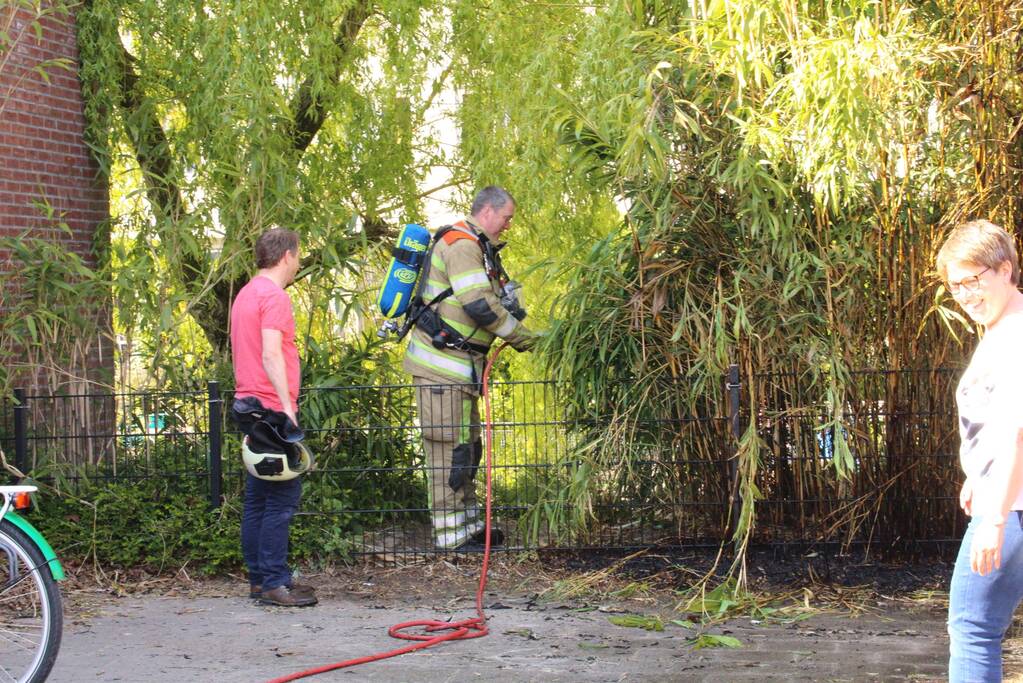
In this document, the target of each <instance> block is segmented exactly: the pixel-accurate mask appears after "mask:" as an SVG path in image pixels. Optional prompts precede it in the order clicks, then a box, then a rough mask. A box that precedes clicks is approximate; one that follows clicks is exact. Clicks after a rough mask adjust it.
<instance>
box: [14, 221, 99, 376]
mask: <svg viewBox="0 0 1023 683" xmlns="http://www.w3.org/2000/svg"><path fill="white" fill-rule="evenodd" d="M39 208H40V210H41V211H43V212H44V215H46V216H47V220H48V222H51V223H52V224H53V225H54V226H55V229H54V231H55V232H56V233H57V234H63V235H65V236H70V235H71V229H70V228H69V227H68V225H67V224H66V223H64V222H62V221H60V220H59V217H57V216H55V215H54V213H53V210H52V208H51V207H49V206H48V205H45V204H43V205H40V206H39ZM45 233H49V234H52V232H50V231H42V230H40V231H35V232H27V233H25V234H23V235H21V236H19V237H5V238H0V251H3V252H7V253H8V254H9V256H8V264H7V268H6V270H7V272H16V273H18V274H19V276H20V278H21V279H20V280H19V281H18V282H16V283H12V285H11V286H8V287H5V288H4V289H3V291H2V292H0V310H4V311H5V313H6V314H5V315H4V316H3V317H0V355H2V356H3V357H4V358H5V359H6V360H5V362H4V365H3V367H0V392H2V393H8V392H9V391H10V389H11V381H12V379H13V378H15V377H19V378H21V381H24V377H25V376H30V377H35V378H36V381H37V382H38V383H39V385H41V386H46V387H48V388H49V389H50V390H51V391H57V390H58V389H61V388H65V387H67V386H68V384H69V378H70V379H74V378H76V377H85V376H86V375H87V371H88V369H89V365H90V358H91V357H92V355H93V354H94V353H95V352H96V345H105V344H107V343H109V340H108V339H107V338H106V337H107V336H108V334H109V332H108V330H106V329H105V326H104V325H103V311H104V305H105V302H106V301H107V299H108V297H109V284H108V282H107V281H106V280H105V278H104V276H103V273H102V272H97V271H95V270H93V269H92V268H90V267H89V266H88V265H87V264H86V263H85V262H84V261H83V259H82V258H81V257H80V256H79V255H78V254H76V253H74V252H72V251H70V250H68V249H66V248H65V247H63V246H62V245H60V244H57V243H55V242H54V241H53V240H52V239H51V238H50V237H49V236H48V235H46V234H45Z"/></svg>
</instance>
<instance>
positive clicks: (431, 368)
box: [403, 218, 535, 384]
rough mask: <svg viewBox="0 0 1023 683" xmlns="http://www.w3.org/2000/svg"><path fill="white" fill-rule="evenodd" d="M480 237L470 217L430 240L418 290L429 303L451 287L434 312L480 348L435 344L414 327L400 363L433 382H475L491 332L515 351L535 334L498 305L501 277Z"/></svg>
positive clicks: (483, 236) (487, 347)
mask: <svg viewBox="0 0 1023 683" xmlns="http://www.w3.org/2000/svg"><path fill="white" fill-rule="evenodd" d="M481 239H482V240H486V239H487V237H486V234H485V233H484V232H483V230H482V228H480V227H479V226H477V225H476V224H475V223H473V221H472V219H470V218H466V219H465V220H462V221H459V222H457V223H455V224H454V225H453V226H452V229H451V230H448V231H447V232H446V233H445V234H444V235H443V236H442V237H441V239H440V240H439V241H437V243H436V244H435V245H434V247H433V254H432V258H431V260H430V263H429V269H430V270H429V273H427V279H426V281H425V282H424V283H423V286H422V290H421V291H422V298H423V301H425V302H427V303H429V302H430V301H432V300H433V299H434V297H436V296H437V295H438V294H440V293H441V292H443V291H444V290H445V289H447V288H448V287H451V289H452V290H453V294H451V295H450V296H448V297H446V298H444V299H443V300H441V301H440V302H439V303H438V304H436V309H437V313H438V314H439V315H440V318H441V319H442V320H443V321H444V322H445V323H447V324H448V325H450V326H451V327H453V328H454V329H455V330H457V331H458V332H459V333H460V334H461V335H462V336H463V337H464V338H465V339H467V340H468V341H469V342H472V343H473V344H474V345H479V346H480V347H481V348H480V350H481V351H483V352H482V353H475V352H473V351H468V350H460V349H454V348H442V349H438V348H435V347H434V345H433V344H432V343H431V340H430V335H428V334H427V333H426V332H424V331H423V330H421V329H420V328H419V327H418V326H417V327H415V328H413V329H412V332H411V333H410V338H409V344H408V349H407V350H406V352H405V362H404V365H403V367H404V369H405V371H406V372H408V373H409V374H411V375H414V376H416V377H422V378H424V379H430V380H434V381H436V382H438V383H458V384H461V383H465V384H477V383H479V381H480V380H481V379H482V376H483V364H484V363H485V360H486V352H485V350H486V349H489V347H490V345H491V343H492V342H493V341H494V338H495V337H501V338H502V339H504V340H505V341H507V342H508V343H509V344H511V346H512V348H514V349H516V350H518V351H521V350H524V349H525V348H526V347H527V346H528V345H529V343H530V342H531V341H532V340H533V339H534V337H535V335H534V333H532V332H531V331H530V330H529V329H528V328H527V327H526V326H525V325H523V324H522V323H521V322H520V321H518V320H516V319H515V318H514V317H513V316H512V315H511V313H509V312H508V311H507V310H506V309H505V308H504V306H502V305H501V301H500V296H501V283H500V276H499V273H497V272H491V273H488V272H487V268H486V265H485V263H484V258H483V250H482V248H481V245H480V240H481ZM496 258H498V256H497V255H496V253H495V259H496ZM493 265H494V266H495V268H496V267H497V263H495V264H493Z"/></svg>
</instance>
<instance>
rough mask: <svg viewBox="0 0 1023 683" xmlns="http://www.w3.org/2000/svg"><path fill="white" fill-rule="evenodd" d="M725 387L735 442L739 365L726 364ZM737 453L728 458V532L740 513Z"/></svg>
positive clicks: (739, 426)
mask: <svg viewBox="0 0 1023 683" xmlns="http://www.w3.org/2000/svg"><path fill="white" fill-rule="evenodd" d="M725 388H726V389H728V423H729V425H730V427H731V430H732V436H733V437H735V442H736V443H738V442H739V439H741V438H742V421H741V420H740V416H739V406H740V396H739V392H740V391H741V390H742V381H741V379H740V377H739V366H738V365H736V364H735V363H733V364H731V365H729V366H728V379H727V380H726V383H725ZM737 453H738V449H736V453H733V454H732V457H730V458H729V459H728V477H729V480H730V482H731V493H730V494H729V496H728V502H729V503H730V504H731V506H732V516H731V524H729V525H728V526H729V529H728V532H729V533H734V531H735V528H736V526H737V525H738V524H739V516H740V515H741V514H742V494H741V492H740V491H739V462H738V460H737V458H736V454H737Z"/></svg>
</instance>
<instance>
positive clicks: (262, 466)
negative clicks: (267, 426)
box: [242, 436, 314, 481]
mask: <svg viewBox="0 0 1023 683" xmlns="http://www.w3.org/2000/svg"><path fill="white" fill-rule="evenodd" d="M291 447H292V448H294V449H295V454H294V456H293V457H291V458H289V457H288V455H287V454H286V453H253V452H252V451H251V450H249V437H248V436H246V437H245V438H244V439H242V462H244V463H245V469H247V470H248V471H249V474H251V475H252V476H254V477H256V478H258V479H266V480H267V481H288V480H289V479H294V478H295V477H297V476H298V475H300V474H305V473H306V472H308V471H309V470H311V469H313V465H314V463H313V454H312V453H310V452H309V449H308V448H306V447H305V444H304V443H302V442H301V441H298V442H296V443H293V444H291Z"/></svg>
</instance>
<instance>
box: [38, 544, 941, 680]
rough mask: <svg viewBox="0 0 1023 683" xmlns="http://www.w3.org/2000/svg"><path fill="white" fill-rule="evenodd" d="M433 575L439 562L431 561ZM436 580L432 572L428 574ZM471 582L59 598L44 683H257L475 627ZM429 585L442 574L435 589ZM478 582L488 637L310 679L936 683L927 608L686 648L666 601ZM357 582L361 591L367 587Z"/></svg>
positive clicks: (744, 629) (341, 581)
mask: <svg viewBox="0 0 1023 683" xmlns="http://www.w3.org/2000/svg"><path fill="white" fill-rule="evenodd" d="M444 564H446V563H444ZM438 567H439V569H438ZM473 573H474V572H473V569H472V568H455V567H452V566H451V565H447V567H444V566H441V565H433V566H428V567H420V568H411V569H407V570H403V571H401V572H397V573H393V572H392V573H388V574H387V575H386V576H383V577H372V576H370V577H366V576H363V577H353V576H351V575H348V576H333V577H331V576H314V577H312V579H311V582H312V583H316V584H318V585H319V586H320V589H321V593H322V594H323V595H322V600H321V603H320V604H319V605H318V606H316V607H313V608H308V609H300V610H297V609H284V608H274V607H265V606H258V605H256V604H255V603H253V602H252V601H250V600H249V599H248V598H247V597H244V596H243V595H241V592H242V591H243V590H244V584H242V583H240V582H234V583H228V582H224V581H219V582H217V581H214V582H202V583H198V584H197V583H189V584H188V585H187V586H186V587H185V588H182V586H181V585H180V584H176V583H174V582H163V583H159V584H158V585H155V586H151V587H149V588H148V590H149V592H148V593H146V594H135V595H123V596H120V597H117V596H115V595H113V594H111V593H110V592H109V591H107V590H102V589H98V588H93V589H88V590H79V591H77V592H76V591H74V590H72V591H70V595H69V600H68V602H69V608H68V624H67V626H66V628H65V635H64V643H63V646H62V649H61V652H60V657H59V658H58V661H57V666H56V668H55V669H54V672H53V674H52V677H51V679H50V680H51V681H54V682H69V683H70V682H74V683H81V682H83V681H132V682H134V681H153V682H163V681H166V682H170V681H175V682H177V681H218V682H224V683H230V682H234V681H261V680H269V679H271V678H274V677H277V676H282V675H285V674H288V673H291V672H295V671H298V670H303V669H307V668H310V667H313V666H319V665H323V664H329V663H331V662H334V661H339V660H343V659H349V658H353V657H358V656H364V655H368V654H372V653H375V652H380V651H384V650H391V649H395V648H397V647H401V646H403V645H405V644H407V643H405V641H398V640H395V639H392V638H390V637H388V635H387V628H388V627H389V626H390V625H392V624H394V623H397V622H399V621H407V620H412V619H434V618H439V619H447V618H451V619H455V620H458V619H464V618H467V617H471V616H473V615H474V613H475V612H474V599H473V597H472V596H473V595H474V593H475V586H476V584H475V579H474V578H473V576H472V575H473ZM439 574H446V575H445V576H444V577H442V579H443V580H441V578H440V577H439V576H438V575H439ZM504 578H505V580H503V581H501V580H497V581H492V582H491V584H490V585H491V588H490V589H489V590H488V593H487V595H486V599H485V601H484V604H485V606H486V607H487V612H488V615H489V625H490V629H491V634H490V635H489V636H487V637H485V638H479V639H474V640H468V641H462V642H455V643H444V644H441V645H439V646H437V647H436V648H432V649H430V650H426V651H423V652H417V653H411V654H405V655H401V656H399V657H397V658H393V659H388V660H384V661H380V662H373V663H370V664H365V665H361V666H359V667H357V668H355V669H345V670H338V671H333V672H330V673H325V674H321V675H319V676H315V677H313V678H310V679H306V680H316V681H323V682H326V681H430V682H431V683H442V682H444V681H453V682H454V681H458V682H462V681H467V680H488V681H513V682H514V681H523V682H526V681H544V682H549V681H580V682H588V681H594V682H597V681H600V682H604V681H793V680H804V681H868V680H869V681H877V680H941V679H942V677H943V675H944V670H945V657H946V648H947V639H946V636H945V634H944V610H943V608H942V606H941V605H940V600H938V601H926V600H924V601H920V600H917V601H901V600H894V599H892V600H889V599H887V598H885V597H884V596H874V597H871V598H869V599H865V598H862V597H860V598H857V600H856V602H857V604H856V605H854V606H853V611H852V613H850V612H846V613H839V612H836V611H833V610H827V611H823V612H821V611H817V610H812V611H811V613H812V616H810V617H809V618H806V619H804V620H799V621H794V622H790V623H772V624H769V623H755V622H754V621H753V620H751V619H750V618H749V617H748V616H747V617H744V618H736V619H733V620H731V621H729V622H727V623H725V624H723V625H720V626H717V627H714V628H711V629H710V630H709V632H710V633H714V634H725V635H731V636H733V637H735V638H737V639H738V640H739V641H740V642H741V643H742V647H740V648H735V649H732V648H704V649H694V648H693V647H692V645H691V644H690V643H689V642H688V640H687V638H688V637H689V636H691V635H692V631H690V630H688V629H686V628H683V627H680V626H676V625H672V624H670V623H668V621H669V620H670V619H677V618H679V617H680V616H681V615H680V614H679V613H678V612H675V611H674V610H673V609H672V604H671V603H672V599H671V598H672V595H670V594H669V595H668V596H667V597H668V599H667V600H666V599H665V595H664V594H663V593H662V594H658V593H656V592H653V593H651V592H642V593H641V595H640V596H639V597H638V598H633V599H622V600H608V599H606V598H607V595H606V594H603V595H596V594H589V595H583V596H582V597H574V598H560V599H557V598H554V599H551V598H550V597H549V595H550V593H547V594H546V595H548V597H547V599H544V597H543V596H540V597H538V595H537V594H538V592H543V591H542V589H539V588H538V586H539V583H540V582H539V581H537V582H535V584H534V585H530V582H529V581H528V580H527V581H526V582H525V583H524V582H522V581H521V580H520V579H521V576H519V577H517V578H516V579H515V580H514V581H513V580H511V578H510V577H508V576H506V577H504ZM367 579H368V580H367ZM624 613H632V614H645V615H653V614H658V615H661V616H662V618H663V619H664V620H665V624H666V626H665V630H664V631H661V632H656V631H646V630H643V629H640V628H627V627H622V626H616V625H614V624H612V623H611V622H610V621H609V617H613V616H616V615H618V616H620V615H621V614H624Z"/></svg>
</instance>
